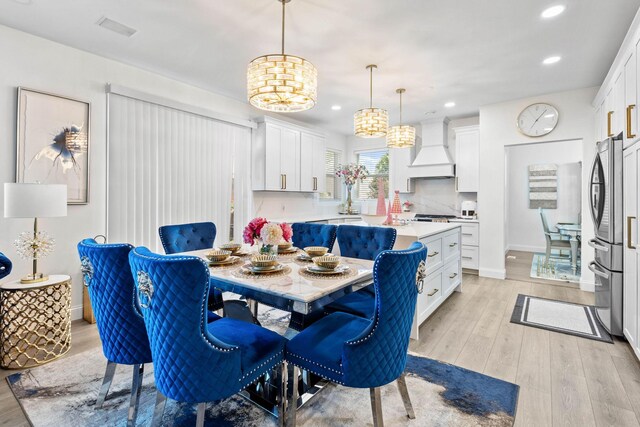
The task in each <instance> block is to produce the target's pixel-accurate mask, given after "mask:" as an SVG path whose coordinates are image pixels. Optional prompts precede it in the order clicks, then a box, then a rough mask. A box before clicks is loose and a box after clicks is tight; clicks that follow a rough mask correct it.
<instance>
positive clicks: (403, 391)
mask: <svg viewBox="0 0 640 427" xmlns="http://www.w3.org/2000/svg"><path fill="white" fill-rule="evenodd" d="M397 383H398V391H399V392H400V397H402V403H403V404H404V409H405V410H406V411H407V417H409V419H410V420H415V419H416V414H415V412H413V405H412V404H411V397H410V396H409V389H408V388H407V380H406V378H405V376H404V372H403V373H402V374H400V376H399V377H398V380H397Z"/></svg>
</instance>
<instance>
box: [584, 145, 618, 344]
mask: <svg viewBox="0 0 640 427" xmlns="http://www.w3.org/2000/svg"><path fill="white" fill-rule="evenodd" d="M622 144H623V141H622V134H620V135H618V136H615V137H613V138H608V139H605V140H604V141H601V142H599V143H598V149H597V152H596V156H595V159H594V161H593V167H592V169H591V179H590V184H589V185H590V191H589V193H590V204H591V217H592V218H593V224H594V227H595V235H596V237H595V238H594V239H591V240H590V241H589V246H591V247H592V248H594V249H595V259H594V260H593V261H591V262H590V263H589V269H590V270H591V271H592V272H593V273H594V274H595V282H596V315H597V317H598V320H599V321H600V323H601V324H602V325H603V326H604V327H605V328H606V329H607V331H609V333H611V334H612V335H622V298H623V296H622V268H623V265H622V259H623V252H622V251H623V249H622V243H623V235H622V227H623V223H622V221H623V212H622Z"/></svg>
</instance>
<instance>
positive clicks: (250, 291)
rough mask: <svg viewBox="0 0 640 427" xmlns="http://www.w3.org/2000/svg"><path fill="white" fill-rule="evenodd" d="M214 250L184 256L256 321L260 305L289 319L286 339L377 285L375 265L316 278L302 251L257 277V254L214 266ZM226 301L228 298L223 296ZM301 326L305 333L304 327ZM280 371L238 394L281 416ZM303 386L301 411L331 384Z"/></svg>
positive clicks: (306, 378) (312, 378)
mask: <svg viewBox="0 0 640 427" xmlns="http://www.w3.org/2000/svg"><path fill="white" fill-rule="evenodd" d="M210 251H211V250H210V249H204V250H198V251H191V252H183V253H181V254H180V255H192V256H197V257H200V258H202V259H203V260H205V261H206V262H207V263H208V264H209V272H210V286H211V287H215V288H217V289H219V290H221V291H223V292H230V293H233V294H236V295H239V296H241V297H243V298H244V299H246V301H247V303H248V304H249V306H250V307H252V308H253V310H252V311H253V315H254V318H255V317H257V306H258V304H264V305H266V306H269V307H273V308H276V309H280V310H283V311H287V312H289V313H291V316H290V321H289V324H288V325H287V328H286V332H284V336H285V337H286V338H291V337H292V336H294V335H295V334H296V333H297V332H298V330H301V329H302V328H303V327H304V323H305V321H304V320H305V319H308V318H314V317H315V318H317V317H316V316H322V314H323V313H324V307H325V306H326V305H327V304H330V303H331V302H333V301H335V300H336V299H338V298H340V297H342V296H344V295H346V294H348V293H350V292H354V291H356V290H358V289H361V288H363V287H365V286H368V285H370V284H371V283H373V261H369V260H362V259H356V258H348V257H340V263H341V265H342V266H343V268H344V267H348V268H346V269H344V270H343V271H342V273H340V274H317V273H313V272H310V271H309V270H307V266H309V265H313V262H311V259H310V258H308V257H307V258H304V259H303V256H304V252H303V251H302V250H296V251H292V252H290V253H287V254H279V255H278V256H277V259H278V262H279V264H281V265H282V268H281V269H280V270H279V271H277V272H272V273H266V274H255V273H252V272H250V271H248V270H247V267H248V266H249V265H250V259H251V257H252V256H254V255H257V249H254V248H251V247H249V246H243V248H242V249H241V250H240V251H239V255H240V256H238V257H237V259H235V261H234V262H233V263H230V264H228V265H222V266H214V265H212V264H211V263H210V262H209V260H208V259H207V257H206V255H207V253H208V252H210ZM225 299H226V295H225ZM301 326H302V327H301ZM278 375H279V372H278V370H274V372H273V373H272V374H269V375H267V376H266V378H265V379H264V380H260V381H259V382H258V383H256V384H253V385H252V386H250V387H248V388H247V389H245V390H244V391H242V392H241V393H240V395H241V396H243V397H245V398H247V399H248V400H249V401H251V402H252V403H254V404H255V405H257V406H259V407H261V408H262V409H264V410H266V411H267V412H270V413H271V414H273V415H274V416H276V417H277V416H279V414H278V413H277V408H278V405H277V396H278V391H279V387H280V386H281V384H282V383H281V381H280V379H279V378H278V377H277V376H278ZM301 380H302V381H300V382H299V384H300V385H299V387H300V393H299V398H298V402H297V406H298V407H300V406H302V405H304V404H305V403H306V402H308V401H309V400H310V399H311V398H312V397H313V396H315V395H317V393H318V392H320V391H321V390H322V389H323V388H324V387H326V385H328V384H329V381H327V380H325V379H323V378H321V377H319V376H316V375H315V374H312V373H310V372H308V371H302V373H301Z"/></svg>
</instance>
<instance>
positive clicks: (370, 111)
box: [353, 65, 389, 138]
mask: <svg viewBox="0 0 640 427" xmlns="http://www.w3.org/2000/svg"><path fill="white" fill-rule="evenodd" d="M374 68H378V66H377V65H367V69H368V70H369V108H363V109H362V110H358V111H356V113H355V114H354V115H353V127H354V133H355V135H356V136H359V137H361V138H381V137H383V136H385V135H386V134H387V128H388V127H389V115H388V114H387V110H384V109H382V108H374V107H373V69H374Z"/></svg>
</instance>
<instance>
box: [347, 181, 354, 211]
mask: <svg viewBox="0 0 640 427" xmlns="http://www.w3.org/2000/svg"><path fill="white" fill-rule="evenodd" d="M352 188H353V185H350V184H347V213H348V214H352V213H353V208H352V206H351V204H352V203H353V201H352V200H351V189H352Z"/></svg>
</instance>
